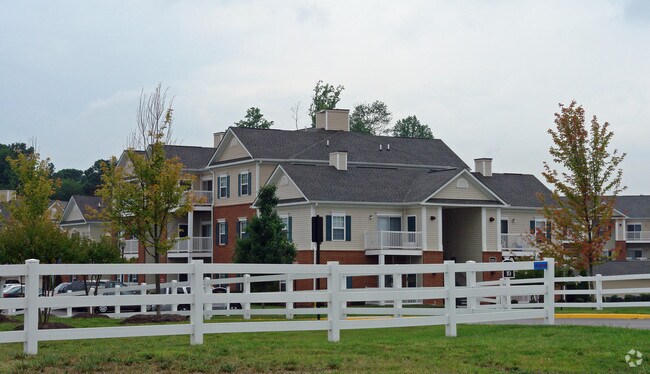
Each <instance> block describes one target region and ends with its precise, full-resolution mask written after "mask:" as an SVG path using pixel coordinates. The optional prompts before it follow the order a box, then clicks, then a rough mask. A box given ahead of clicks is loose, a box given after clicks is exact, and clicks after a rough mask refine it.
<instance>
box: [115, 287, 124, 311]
mask: <svg viewBox="0 0 650 374" xmlns="http://www.w3.org/2000/svg"><path fill="white" fill-rule="evenodd" d="M115 296H122V293H121V292H120V285H119V284H116V285H115ZM114 309H115V316H116V317H118V318H119V316H120V313H122V307H121V306H120V305H115V308H114Z"/></svg>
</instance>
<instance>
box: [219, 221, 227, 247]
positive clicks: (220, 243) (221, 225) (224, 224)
mask: <svg viewBox="0 0 650 374" xmlns="http://www.w3.org/2000/svg"><path fill="white" fill-rule="evenodd" d="M222 227H223V229H224V231H225V229H226V220H225V219H219V220H217V230H218V237H217V242H218V244H219V245H226V243H223V242H222V241H221V235H222V234H224V235H226V238H227V237H228V233H227V232H224V233H222V232H221V228H222Z"/></svg>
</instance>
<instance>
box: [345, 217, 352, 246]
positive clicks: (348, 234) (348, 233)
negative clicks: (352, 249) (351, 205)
mask: <svg viewBox="0 0 650 374" xmlns="http://www.w3.org/2000/svg"><path fill="white" fill-rule="evenodd" d="M345 241H346V242H349V241H352V217H350V216H345Z"/></svg>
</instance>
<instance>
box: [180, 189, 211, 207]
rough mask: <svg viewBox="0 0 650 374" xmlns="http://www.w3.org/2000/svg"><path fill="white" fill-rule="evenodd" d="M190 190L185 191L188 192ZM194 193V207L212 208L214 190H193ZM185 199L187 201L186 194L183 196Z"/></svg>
mask: <svg viewBox="0 0 650 374" xmlns="http://www.w3.org/2000/svg"><path fill="white" fill-rule="evenodd" d="M187 192H188V191H185V192H184V193H185V194H186V193H187ZM192 194H193V195H194V207H195V208H211V207H212V202H213V199H212V191H200V190H192ZM183 201H185V196H183Z"/></svg>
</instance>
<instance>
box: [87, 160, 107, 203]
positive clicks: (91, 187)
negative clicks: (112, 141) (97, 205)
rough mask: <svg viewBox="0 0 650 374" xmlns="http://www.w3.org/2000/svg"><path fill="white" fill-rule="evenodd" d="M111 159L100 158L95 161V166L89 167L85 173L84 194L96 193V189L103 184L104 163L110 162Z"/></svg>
mask: <svg viewBox="0 0 650 374" xmlns="http://www.w3.org/2000/svg"><path fill="white" fill-rule="evenodd" d="M109 162H110V160H104V159H99V160H97V161H95V162H94V163H93V166H91V167H89V168H88V169H86V171H84V173H83V182H82V187H83V194H84V195H95V191H97V189H98V188H99V186H101V184H102V174H103V171H102V164H108V163H109Z"/></svg>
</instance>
